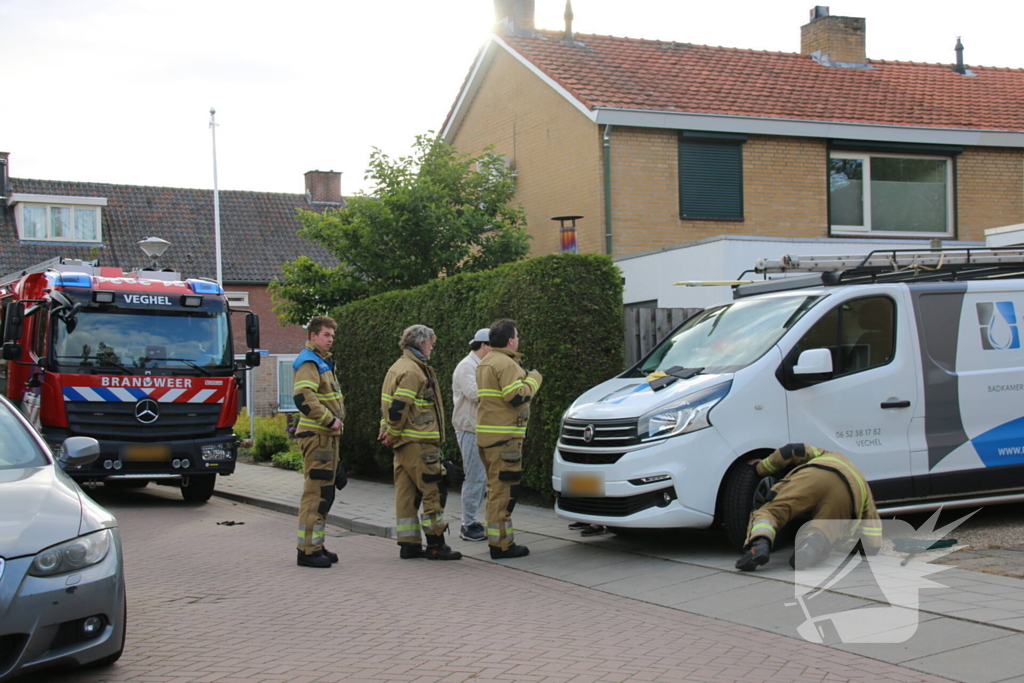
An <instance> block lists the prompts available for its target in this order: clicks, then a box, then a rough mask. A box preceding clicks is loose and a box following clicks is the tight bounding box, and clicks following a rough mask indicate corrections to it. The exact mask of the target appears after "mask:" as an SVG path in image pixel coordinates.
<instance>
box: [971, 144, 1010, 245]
mask: <svg viewBox="0 0 1024 683" xmlns="http://www.w3.org/2000/svg"><path fill="white" fill-rule="evenodd" d="M956 164H957V207H958V210H959V211H958V218H959V237H960V239H962V240H978V241H984V239H985V230H986V229H987V228H998V227H1001V226H1004V225H1014V224H1016V223H1022V222H1024V152H1022V151H1021V150H1019V149H1005V148H1001V147H968V148H967V149H965V150H964V153H963V154H961V155H960V156H959V158H958V159H957V162H956Z"/></svg>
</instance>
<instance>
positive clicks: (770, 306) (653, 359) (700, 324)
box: [637, 296, 822, 375]
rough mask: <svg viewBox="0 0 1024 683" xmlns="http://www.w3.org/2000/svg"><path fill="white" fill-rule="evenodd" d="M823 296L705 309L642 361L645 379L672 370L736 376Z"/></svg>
mask: <svg viewBox="0 0 1024 683" xmlns="http://www.w3.org/2000/svg"><path fill="white" fill-rule="evenodd" d="M821 298H822V297H820V296H781V297H770V298H766V299H745V300H740V301H736V302H733V303H731V304H726V305H724V306H716V307H715V308H709V309H707V310H706V311H703V312H701V313H699V314H697V315H695V316H694V317H692V318H690V319H689V320H687V321H686V322H685V323H683V326H682V327H681V328H679V329H678V330H676V332H675V333H674V334H673V335H672V336H670V337H667V338H666V339H664V340H663V341H662V342H661V343H660V344H658V346H657V347H656V348H655V349H654V351H653V352H652V353H651V355H650V356H648V357H647V358H645V359H644V360H643V361H642V362H641V364H640V366H639V368H638V369H637V370H638V372H639V373H640V374H643V375H647V374H649V373H651V372H654V371H655V370H667V369H669V368H671V367H673V366H677V365H678V366H679V367H683V368H704V372H708V373H723V372H736V371H737V370H739V369H740V368H744V367H746V366H748V365H750V364H751V363H753V362H754V361H756V360H757V359H758V358H760V357H761V356H763V355H764V354H765V352H766V351H767V350H768V349H770V348H771V347H772V346H773V345H774V344H775V342H777V341H778V340H779V338H780V337H782V335H783V334H785V332H786V330H788V329H789V328H790V327H792V326H793V323H795V322H796V321H797V320H799V319H800V317H801V316H802V315H803V314H804V313H806V312H807V311H808V310H809V309H810V308H811V307H812V306H813V305H814V304H815V303H817V302H818V301H819V300H820V299H821Z"/></svg>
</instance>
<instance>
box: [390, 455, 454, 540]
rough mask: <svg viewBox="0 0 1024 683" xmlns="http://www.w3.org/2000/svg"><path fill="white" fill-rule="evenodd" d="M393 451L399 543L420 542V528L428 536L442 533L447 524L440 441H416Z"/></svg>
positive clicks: (396, 524) (396, 526)
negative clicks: (445, 519) (441, 487)
mask: <svg viewBox="0 0 1024 683" xmlns="http://www.w3.org/2000/svg"><path fill="white" fill-rule="evenodd" d="M394 453H395V455H394V468H395V532H396V535H397V536H398V543H399V545H420V544H421V543H422V540H421V538H420V530H421V529H422V530H423V533H424V534H426V535H427V536H440V535H441V534H443V533H444V530H445V529H447V528H448V523H447V522H445V521H444V501H443V500H442V494H441V490H440V488H439V486H438V485H439V484H440V482H441V451H440V449H438V447H437V444H430V443H419V442H415V441H414V442H411V443H407V444H405V445H403V446H401V447H400V448H398V449H397V450H395V452H394ZM421 503H422V505H423V513H422V514H420V504H421Z"/></svg>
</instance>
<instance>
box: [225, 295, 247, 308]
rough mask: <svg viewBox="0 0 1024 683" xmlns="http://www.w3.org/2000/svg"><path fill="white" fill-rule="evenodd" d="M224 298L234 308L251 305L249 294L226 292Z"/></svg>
mask: <svg viewBox="0 0 1024 683" xmlns="http://www.w3.org/2000/svg"><path fill="white" fill-rule="evenodd" d="M224 296H225V297H227V300H228V303H229V304H231V305H232V306H233V307H239V306H243V307H244V306H248V305H249V292H224Z"/></svg>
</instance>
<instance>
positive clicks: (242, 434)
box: [231, 408, 252, 441]
mask: <svg viewBox="0 0 1024 683" xmlns="http://www.w3.org/2000/svg"><path fill="white" fill-rule="evenodd" d="M251 426H252V425H251V424H250V423H249V410H248V409H247V408H242V409H241V410H240V411H239V412H238V419H236V420H235V426H234V427H232V428H231V429H232V431H234V433H235V437H236V438H237V439H238V440H239V441H241V440H243V439H248V438H249V437H250V436H251V434H250V428H251Z"/></svg>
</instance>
